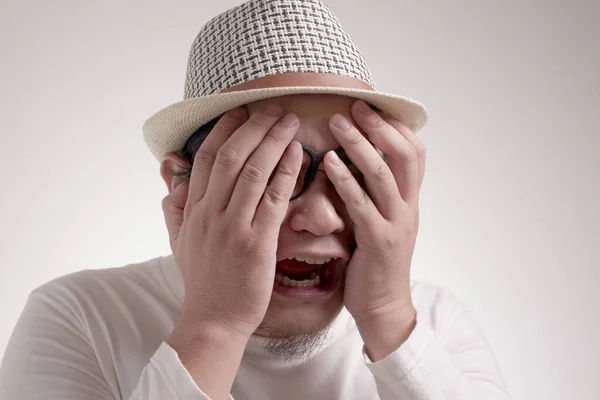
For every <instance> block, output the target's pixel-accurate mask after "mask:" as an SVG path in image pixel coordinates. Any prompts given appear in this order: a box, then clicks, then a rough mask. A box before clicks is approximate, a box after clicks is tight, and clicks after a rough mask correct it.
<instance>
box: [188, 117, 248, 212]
mask: <svg viewBox="0 0 600 400" xmlns="http://www.w3.org/2000/svg"><path fill="white" fill-rule="evenodd" d="M247 119H248V112H247V111H246V108H244V107H238V108H234V109H233V110H231V111H229V112H228V113H227V114H225V115H224V116H223V117H222V118H221V119H220V120H219V122H217V124H216V125H215V127H214V128H213V129H212V130H211V132H210V134H209V135H208V136H207V137H206V139H205V140H204V142H203V143H202V145H201V146H200V148H199V149H198V152H197V153H196V155H195V156H194V163H193V165H192V173H191V176H190V189H189V192H188V203H189V204H196V203H197V202H198V201H200V200H201V199H202V198H203V197H204V194H205V193H206V188H207V186H208V181H209V177H210V173H211V170H212V168H213V164H214V162H215V158H216V156H217V153H218V151H219V149H220V148H221V146H223V144H224V143H225V142H226V141H227V139H228V138H229V136H231V134H232V133H233V132H235V131H236V129H238V128H239V127H240V126H241V125H242V124H243V123H244V122H245V121H246V120H247Z"/></svg>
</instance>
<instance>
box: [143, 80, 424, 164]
mask: <svg viewBox="0 0 600 400" xmlns="http://www.w3.org/2000/svg"><path fill="white" fill-rule="evenodd" d="M292 94H334V95H340V96H348V97H353V98H356V99H360V100H364V101H365V102H367V103H371V104H373V105H374V106H376V107H378V108H379V109H381V110H382V111H383V112H384V113H386V114H388V115H390V116H391V117H393V118H396V119H398V120H399V121H400V122H402V123H403V124H404V125H406V126H407V127H408V128H410V129H411V130H412V131H413V132H418V131H419V130H420V129H421V128H422V127H423V126H424V125H425V123H426V122H427V110H426V109H425V107H424V106H423V105H422V104H421V103H419V102H417V101H414V100H412V99H409V98H407V97H403V96H398V95H394V94H389V93H382V92H377V91H372V90H362V89H352V88H340V87H328V86H327V87H323V86H293V87H275V88H261V89H251V90H243V91H233V92H225V93H218V94H213V95H209V96H203V97H197V98H193V99H187V100H183V101H180V102H178V103H175V104H172V105H170V106H168V107H165V108H163V109H162V110H160V111H158V112H157V113H156V114H154V115H153V116H151V117H150V118H148V120H147V121H146V122H145V123H144V126H143V127H142V130H143V132H144V140H145V141H146V144H147V145H148V147H149V148H150V151H151V152H152V154H154V157H156V159H157V160H158V161H160V162H162V161H163V159H164V156H165V154H166V153H169V152H181V151H182V149H183V146H184V145H185V143H186V141H187V140H188V138H189V137H190V136H191V135H192V134H193V133H194V132H195V131H196V130H197V129H198V128H199V127H201V126H202V125H204V124H206V123H207V122H209V121H210V120H212V119H214V118H216V117H218V116H219V115H222V114H224V113H226V112H227V111H229V110H231V109H233V108H235V107H238V106H241V105H245V104H248V103H252V102H254V101H258V100H263V99H267V98H271V97H279V96H286V95H292Z"/></svg>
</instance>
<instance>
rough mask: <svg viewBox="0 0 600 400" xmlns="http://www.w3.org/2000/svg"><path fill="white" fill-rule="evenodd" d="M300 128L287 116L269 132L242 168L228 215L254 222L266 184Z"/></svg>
mask: <svg viewBox="0 0 600 400" xmlns="http://www.w3.org/2000/svg"><path fill="white" fill-rule="evenodd" d="M299 127H300V121H299V120H298V117H297V116H296V115H294V114H288V115H286V116H285V117H283V118H282V119H281V120H279V121H278V122H277V123H276V124H275V125H274V126H273V128H271V129H270V130H269V133H268V134H267V136H265V138H264V139H263V141H262V142H261V143H260V145H259V146H258V148H257V149H256V150H255V151H254V153H252V155H251V156H250V158H249V159H248V161H247V162H246V165H244V167H243V168H242V171H241V172H240V175H239V177H238V180H237V184H236V185H235V188H234V189H233V193H232V194H231V200H230V201H229V206H228V207H227V211H226V213H227V214H230V213H232V212H233V213H235V214H236V215H237V216H238V217H239V218H243V219H245V220H246V221H249V222H251V221H252V220H253V219H254V216H255V214H256V208H257V207H258V203H259V202H260V201H261V198H262V197H263V195H264V193H265V188H266V187H267V184H268V180H269V178H270V177H271V174H272V173H273V171H274V170H275V167H276V166H277V163H278V162H279V160H280V159H281V157H282V155H283V153H284V151H285V149H286V148H287V147H288V145H289V144H290V142H291V141H292V139H293V138H294V136H295V135H296V133H297V132H298V128H299Z"/></svg>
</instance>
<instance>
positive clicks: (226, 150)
mask: <svg viewBox="0 0 600 400" xmlns="http://www.w3.org/2000/svg"><path fill="white" fill-rule="evenodd" d="M216 160H217V162H218V163H219V164H221V165H224V166H231V165H235V164H237V163H239V162H240V160H241V156H240V154H239V153H238V152H237V151H236V150H235V149H234V148H233V147H231V146H223V147H221V148H220V149H219V152H218V153H217V157H216Z"/></svg>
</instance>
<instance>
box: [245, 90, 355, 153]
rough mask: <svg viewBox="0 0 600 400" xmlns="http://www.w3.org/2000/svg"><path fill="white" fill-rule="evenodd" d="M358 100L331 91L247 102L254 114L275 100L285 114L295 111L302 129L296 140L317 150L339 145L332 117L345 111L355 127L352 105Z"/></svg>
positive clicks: (251, 112)
mask: <svg viewBox="0 0 600 400" xmlns="http://www.w3.org/2000/svg"><path fill="white" fill-rule="evenodd" d="M355 101H356V99H353V98H351V97H346V96H338V95H330V94H296V95H289V96H280V97H274V98H270V99H265V100H260V101H256V102H253V103H250V104H247V105H246V108H247V109H248V113H249V114H250V115H252V114H253V113H255V112H256V111H258V110H262V109H264V108H265V107H267V106H268V105H269V104H271V103H277V104H279V105H281V107H282V108H283V111H284V112H285V113H294V114H296V116H298V118H299V119H300V128H299V130H298V133H297V134H296V137H295V140H297V141H299V142H300V143H302V144H305V145H307V146H310V147H311V148H313V149H315V150H316V151H327V150H331V149H335V148H337V147H339V144H338V143H337V141H336V140H335V138H334V137H333V135H332V134H331V131H330V129H329V119H330V118H331V116H332V115H334V114H342V115H343V116H345V117H346V118H348V119H349V120H350V122H352V123H353V124H354V125H355V126H356V123H355V122H354V120H353V118H352V113H351V111H350V108H351V106H352V104H353V103H354V102H355Z"/></svg>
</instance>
